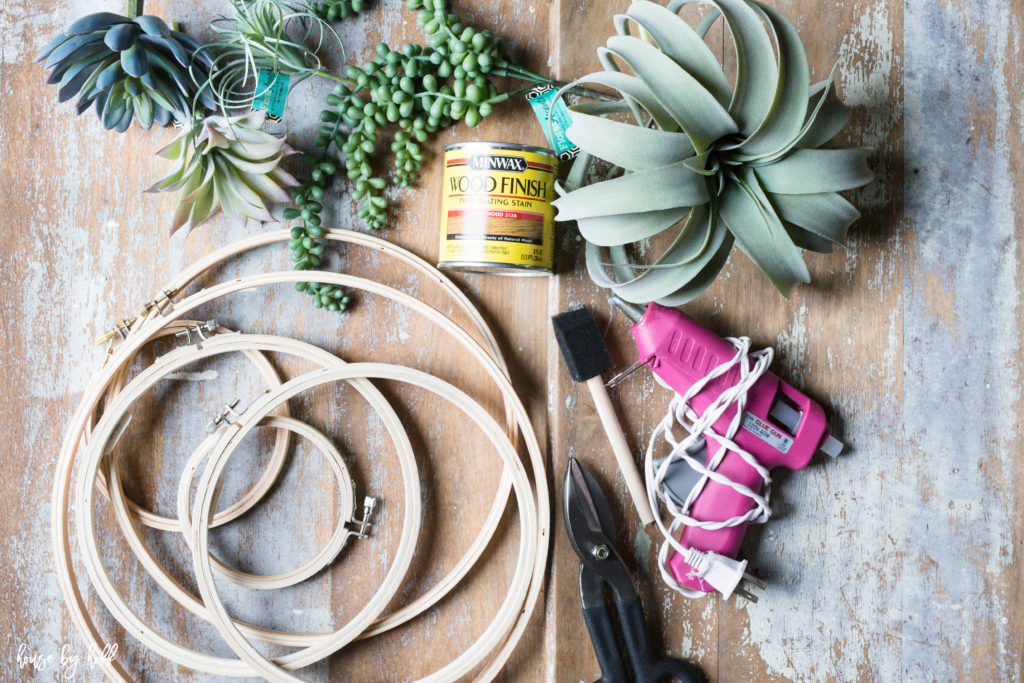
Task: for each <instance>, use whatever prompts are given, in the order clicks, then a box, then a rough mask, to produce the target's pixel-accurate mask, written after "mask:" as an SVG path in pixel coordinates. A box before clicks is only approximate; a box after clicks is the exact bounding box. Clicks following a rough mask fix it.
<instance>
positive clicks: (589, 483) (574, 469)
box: [562, 458, 704, 683]
mask: <svg viewBox="0 0 1024 683" xmlns="http://www.w3.org/2000/svg"><path fill="white" fill-rule="evenodd" d="M562 507H563V512H564V513H565V526H566V529H567V531H568V534H569V542H570V543H572V547H573V548H574V549H575V550H576V554H577V555H579V557H580V597H581V598H582V599H583V619H584V621H586V624H587V630H588V631H590V640H591V641H592V642H593V645H594V653H595V654H596V655H597V661H598V664H599V665H600V666H601V678H600V679H598V681H597V683H628V682H629V681H635V682H636V683H656V681H661V680H678V681H682V683H698V682H699V681H702V680H704V679H703V677H702V676H701V674H700V672H699V671H698V670H697V669H696V668H695V667H694V666H693V665H692V664H690V663H689V662H686V661H684V660H682V659H676V658H674V657H655V656H654V654H653V653H652V652H651V644H650V641H649V640H648V639H647V622H646V620H645V619H644V612H643V604H642V603H641V601H640V595H639V594H638V593H637V592H636V587H635V586H634V585H633V579H632V578H630V576H629V570H627V569H626V565H625V564H624V563H623V561H622V558H621V556H620V555H619V553H618V551H617V550H616V549H615V544H614V542H613V539H614V538H615V520H614V519H613V518H612V512H611V508H610V507H608V501H607V499H606V498H605V497H604V493H603V492H602V491H601V488H600V486H598V484H597V481H596V480H595V479H594V477H593V475H591V474H590V472H588V471H587V470H586V469H585V468H584V467H583V466H582V465H580V464H579V462H577V461H576V459H575V458H570V459H569V469H568V472H566V475H565V488H564V490H563V493H562ZM606 585H607V586H608V587H610V588H611V589H612V592H613V593H614V594H615V605H616V609H617V611H618V616H619V628H620V630H621V632H622V639H623V640H624V641H625V645H626V647H625V653H623V650H622V649H621V648H620V646H619V641H618V638H617V636H616V633H615V627H614V622H613V620H612V615H611V611H610V610H609V605H608V603H606V602H605V598H604V592H605V591H604V589H605V586H606ZM624 654H625V655H628V658H629V667H630V669H629V670H627V668H626V667H627V664H626V661H625V657H624ZM630 671H631V673H632V675H630Z"/></svg>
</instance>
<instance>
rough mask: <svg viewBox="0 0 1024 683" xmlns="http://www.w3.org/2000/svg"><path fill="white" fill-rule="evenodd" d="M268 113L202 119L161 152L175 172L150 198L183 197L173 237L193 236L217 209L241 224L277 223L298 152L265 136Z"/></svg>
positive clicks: (150, 189) (283, 142) (175, 215)
mask: <svg viewBox="0 0 1024 683" xmlns="http://www.w3.org/2000/svg"><path fill="white" fill-rule="evenodd" d="M265 118H266V112H262V111H257V112H252V113H249V114H246V115H244V116H237V117H234V118H228V117H223V116H208V117H206V118H204V119H197V120H196V121H194V122H193V123H192V125H191V126H189V127H187V128H186V129H185V130H184V131H183V132H182V133H181V135H179V136H178V137H177V138H175V140H174V141H173V142H172V143H171V144H170V145H168V146H167V147H165V148H164V149H163V150H161V151H160V153H159V154H160V156H162V157H164V158H166V159H171V160H173V161H174V168H173V169H172V170H171V172H170V173H169V174H168V175H167V177H165V178H164V179H163V180H161V181H160V182H158V183H156V184H155V185H154V186H153V187H151V188H149V190H147V191H148V192H180V193H181V202H180V204H179V205H178V210H177V211H176V212H175V214H174V220H173V221H172V223H171V232H172V233H173V232H175V231H176V230H178V229H179V228H182V227H185V228H186V229H187V230H191V229H192V228H194V227H196V226H197V225H199V224H200V223H202V222H203V221H205V220H207V219H208V218H210V217H211V216H212V215H213V214H214V213H216V211H217V209H218V208H220V209H223V210H224V213H226V214H228V215H229V216H233V217H236V218H243V219H245V218H252V219H255V220H258V221H272V220H274V217H273V216H272V215H271V213H270V207H271V205H273V204H283V203H286V202H288V201H289V200H290V199H289V195H288V192H287V188H290V187H294V186H295V185H297V181H296V180H295V178H293V177H292V176H291V175H290V174H289V173H288V172H287V171H285V170H284V169H283V168H282V167H281V160H282V159H283V158H284V157H285V156H286V155H288V154H292V153H294V150H293V149H292V148H291V147H289V146H288V145H287V144H285V141H284V139H283V138H279V137H277V136H275V135H271V134H270V133H266V132H264V131H262V130H260V127H261V126H262V125H263V121H264V119H265Z"/></svg>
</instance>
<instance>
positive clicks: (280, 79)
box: [252, 69, 291, 121]
mask: <svg viewBox="0 0 1024 683" xmlns="http://www.w3.org/2000/svg"><path fill="white" fill-rule="evenodd" d="M290 80H291V79H290V78H289V77H288V76H287V75H286V74H281V73H277V72H276V71H267V70H265V69H260V70H259V71H257V72H256V95H255V97H254V98H253V101H252V110H253V111H265V112H267V118H269V119H270V120H272V121H280V120H281V119H282V118H283V117H284V105H285V102H286V101H287V99H288V81H290Z"/></svg>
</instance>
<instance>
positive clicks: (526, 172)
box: [437, 142, 558, 275]
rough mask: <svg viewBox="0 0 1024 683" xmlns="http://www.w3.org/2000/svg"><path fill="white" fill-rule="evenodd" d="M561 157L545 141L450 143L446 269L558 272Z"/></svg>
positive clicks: (444, 215) (444, 217) (444, 216)
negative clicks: (557, 188)
mask: <svg viewBox="0 0 1024 683" xmlns="http://www.w3.org/2000/svg"><path fill="white" fill-rule="evenodd" d="M557 177H558V157H557V156H555V154H554V152H552V151H551V150H548V149H544V148H542V147H529V146H526V145H516V144H511V143H496V142H460V143H457V144H454V145H448V146H447V147H445V148H444V190H443V200H442V203H441V255H440V257H439V259H438V264H437V267H438V268H448V269H452V270H463V271H468V272H475V273H496V274H500V275H550V274H551V273H552V272H553V270H554V265H555V221H554V207H552V206H551V202H552V201H554V199H555V179H556V178H557Z"/></svg>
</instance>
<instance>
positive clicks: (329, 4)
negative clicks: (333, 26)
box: [309, 0, 370, 21]
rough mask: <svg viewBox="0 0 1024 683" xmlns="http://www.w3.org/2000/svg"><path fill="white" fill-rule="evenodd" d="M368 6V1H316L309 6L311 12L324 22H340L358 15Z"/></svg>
mask: <svg viewBox="0 0 1024 683" xmlns="http://www.w3.org/2000/svg"><path fill="white" fill-rule="evenodd" d="M369 5H370V0H318V1H315V2H311V3H310V4H309V9H310V11H311V12H313V13H314V14H316V15H317V16H318V17H320V18H321V19H323V20H324V21H341V20H342V19H348V18H349V17H351V16H354V15H356V14H359V13H360V12H362V11H363V10H364V9H366V8H367V7H368V6H369Z"/></svg>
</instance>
